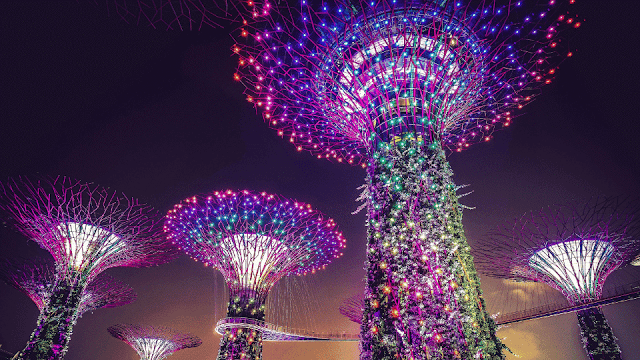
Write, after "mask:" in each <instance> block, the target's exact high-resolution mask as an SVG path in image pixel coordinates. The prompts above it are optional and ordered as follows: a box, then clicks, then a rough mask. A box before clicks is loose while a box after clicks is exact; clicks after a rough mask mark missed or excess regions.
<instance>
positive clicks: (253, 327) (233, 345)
mask: <svg viewBox="0 0 640 360" xmlns="http://www.w3.org/2000/svg"><path fill="white" fill-rule="evenodd" d="M165 231H166V232H167V234H168V238H169V239H171V240H172V241H174V242H175V243H176V244H178V245H179V246H180V247H181V248H182V249H183V250H184V251H185V252H186V253H187V254H189V255H190V256H191V257H192V258H194V259H195V260H197V261H202V262H203V263H204V264H206V265H208V266H211V267H214V268H216V269H218V270H219V271H220V272H222V275H223V276H224V278H225V281H226V283H227V286H228V288H229V296H230V300H229V306H228V309H227V317H228V318H232V321H233V322H234V323H237V324H239V326H238V327H231V328H227V329H226V330H225V332H224V334H223V337H222V339H221V340H220V350H219V352H218V359H219V360H223V359H244V358H246V359H261V358H262V332H261V331H260V326H261V324H264V320H265V301H266V298H267V295H268V293H269V290H270V289H271V288H272V287H273V285H274V284H275V283H276V282H277V281H278V280H280V279H281V278H283V277H285V276H290V275H304V274H307V273H309V272H311V273H315V272H316V270H319V269H324V268H325V266H326V265H327V264H329V262H331V260H333V259H334V258H337V257H339V256H341V255H342V253H341V252H340V251H341V250H342V248H344V247H345V240H344V238H343V236H342V233H341V232H339V231H338V229H337V226H336V224H335V222H334V221H333V220H332V219H325V217H324V216H323V215H322V214H321V213H320V212H319V211H317V210H313V209H312V208H311V206H310V205H308V204H304V203H302V202H298V201H294V200H289V199H286V198H284V197H281V196H277V195H272V194H267V193H265V192H262V193H255V192H250V191H246V190H245V191H239V192H234V191H230V190H229V191H222V192H218V191H216V192H213V193H212V194H210V195H206V196H196V197H193V198H189V199H186V200H184V201H183V202H181V203H180V204H178V205H176V206H175V207H174V208H173V210H171V211H169V213H168V214H167V219H166V222H165ZM243 323H246V325H249V326H248V327H245V326H240V325H242V324H243Z"/></svg>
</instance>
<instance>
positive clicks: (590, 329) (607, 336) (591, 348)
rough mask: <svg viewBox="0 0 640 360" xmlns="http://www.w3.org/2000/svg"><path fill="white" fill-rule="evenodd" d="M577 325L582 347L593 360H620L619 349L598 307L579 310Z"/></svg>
mask: <svg viewBox="0 0 640 360" xmlns="http://www.w3.org/2000/svg"><path fill="white" fill-rule="evenodd" d="M578 324H579V325H580V335H581V338H582V345H583V346H584V349H585V350H586V351H587V354H589V358H590V359H593V360H621V359H622V357H621V355H620V354H621V352H620V347H619V346H618V344H617V343H616V340H617V339H616V337H615V336H614V335H613V330H611V327H610V326H609V323H608V322H607V319H606V318H605V317H604V314H603V313H602V310H601V309H600V308H598V307H594V308H590V309H586V310H579V311H578Z"/></svg>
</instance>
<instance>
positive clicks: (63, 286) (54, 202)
mask: <svg viewBox="0 0 640 360" xmlns="http://www.w3.org/2000/svg"><path fill="white" fill-rule="evenodd" d="M0 188H1V191H0V207H1V208H2V209H3V210H5V211H6V212H7V213H8V214H9V215H10V217H12V220H13V222H14V223H15V226H16V228H17V229H18V230H19V231H20V232H22V233H23V234H24V235H26V236H27V237H28V238H29V239H31V240H33V241H35V242H36V243H38V245H40V247H42V248H43V249H45V250H47V251H48V252H49V253H50V254H51V255H52V256H53V259H54V264H55V274H54V280H53V284H52V285H51V290H49V294H48V295H49V296H48V301H47V303H46V306H45V307H44V308H43V309H42V311H41V312H40V316H39V317H38V323H37V326H36V329H35V330H34V331H33V333H32V334H31V337H30V339H29V342H28V343H27V345H26V347H25V348H24V349H23V350H22V351H21V352H20V353H18V355H17V357H16V359H61V358H62V357H63V356H64V354H65V352H66V350H67V347H68V344H69V340H70V338H71V333H72V330H73V326H74V325H75V323H76V321H77V319H78V316H79V310H80V305H81V304H82V300H83V295H84V294H86V289H87V286H88V285H89V284H90V283H91V282H92V281H94V279H96V278H97V276H98V275H99V274H100V273H101V272H102V271H104V270H106V269H108V268H111V267H116V266H131V267H141V266H150V265H156V264H161V263H164V262H167V261H169V260H171V259H173V258H174V257H175V256H176V255H177V252H176V251H175V248H174V247H173V245H172V244H171V243H170V242H168V241H167V240H166V239H165V238H163V237H162V233H161V231H160V229H161V228H160V226H159V225H160V222H159V221H158V217H157V214H156V212H155V211H154V210H153V209H151V208H150V207H148V206H146V205H143V204H140V203H138V201H137V200H135V199H131V198H127V197H125V196H122V195H120V194H118V193H117V192H115V191H111V190H108V189H105V188H101V187H99V186H96V185H93V184H89V183H84V182H81V181H76V180H71V179H69V178H62V177H58V178H52V179H48V180H38V181H35V182H31V181H29V180H27V179H24V178H19V179H13V180H9V181H7V182H6V183H4V184H0Z"/></svg>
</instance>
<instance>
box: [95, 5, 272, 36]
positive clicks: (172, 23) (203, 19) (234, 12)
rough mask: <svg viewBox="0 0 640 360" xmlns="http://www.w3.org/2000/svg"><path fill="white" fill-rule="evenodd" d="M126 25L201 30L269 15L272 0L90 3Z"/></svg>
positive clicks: (161, 28)
mask: <svg viewBox="0 0 640 360" xmlns="http://www.w3.org/2000/svg"><path fill="white" fill-rule="evenodd" d="M86 1H88V2H90V3H92V4H93V5H95V6H96V7H100V8H105V10H106V11H107V13H108V14H109V15H112V14H113V15H116V16H119V17H120V18H122V19H123V20H124V21H125V22H127V23H130V24H135V25H142V26H149V27H152V28H155V29H160V30H179V31H199V30H202V29H205V28H220V27H224V25H226V24H229V23H234V22H240V23H244V24H246V22H247V21H251V22H253V21H256V20H259V19H260V18H262V17H265V16H268V14H269V11H270V9H271V3H270V2H269V0H264V1H261V0H249V1H237V0H199V1H193V0H100V1H98V0H86Z"/></svg>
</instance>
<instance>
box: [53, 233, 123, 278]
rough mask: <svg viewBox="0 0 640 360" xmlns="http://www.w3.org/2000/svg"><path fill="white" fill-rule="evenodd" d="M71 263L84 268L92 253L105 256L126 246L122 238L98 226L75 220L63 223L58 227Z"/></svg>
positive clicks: (81, 268)
mask: <svg viewBox="0 0 640 360" xmlns="http://www.w3.org/2000/svg"><path fill="white" fill-rule="evenodd" d="M56 229H57V230H58V234H59V236H60V238H61V239H62V246H63V247H64V251H65V254H66V256H67V258H68V259H69V264H70V265H71V266H72V267H73V268H75V269H76V270H83V269H84V268H85V267H86V266H87V264H86V263H85V262H86V260H87V259H89V258H91V255H92V254H99V256H100V258H105V257H106V256H109V255H111V254H113V253H115V252H117V251H119V250H121V249H122V248H123V246H124V243H123V242H121V241H120V238H119V237H118V236H116V235H115V234H112V233H110V232H108V231H106V230H104V229H101V228H99V227H97V226H93V225H88V224H81V223H75V222H68V223H62V224H60V225H58V226H57V227H56Z"/></svg>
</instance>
